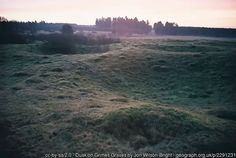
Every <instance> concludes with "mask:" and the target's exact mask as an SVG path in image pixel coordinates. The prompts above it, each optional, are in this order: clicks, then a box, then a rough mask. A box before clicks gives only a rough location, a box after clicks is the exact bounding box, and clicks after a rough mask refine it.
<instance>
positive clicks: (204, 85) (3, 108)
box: [0, 37, 236, 158]
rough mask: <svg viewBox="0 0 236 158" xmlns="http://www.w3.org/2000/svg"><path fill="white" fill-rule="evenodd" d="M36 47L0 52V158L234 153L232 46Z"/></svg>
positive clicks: (135, 41)
mask: <svg viewBox="0 0 236 158" xmlns="http://www.w3.org/2000/svg"><path fill="white" fill-rule="evenodd" d="M41 45H42V43H40V42H38V43H34V44H19V45H17V44H9V45H0V83H1V84H0V104H1V105H0V128H1V129H0V157H4V156H5V157H18V158H21V157H22V158H23V157H24V158H28V157H29V158H36V157H43V156H44V155H45V154H47V153H65V152H79V153H95V152H98V153H111V152H115V153H128V152H137V153H139V152H140V153H142V152H152V153H158V152H162V153H163V152H173V153H193V152H198V153H199V152H205V153H208V152H235V151H236V146H235V142H236V107H235V104H236V71H235V70H236V47H235V46H236V40H228V39H213V38H190V37H189V38H187V37H185V38H181V37H176V38H171V37H161V38H124V39H122V40H121V42H120V43H115V44H107V45H99V46H85V45H81V46H78V47H76V52H77V53H74V54H52V53H45V52H43V51H41V49H40V47H41ZM99 50H100V51H99Z"/></svg>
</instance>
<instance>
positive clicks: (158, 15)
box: [0, 0, 236, 28]
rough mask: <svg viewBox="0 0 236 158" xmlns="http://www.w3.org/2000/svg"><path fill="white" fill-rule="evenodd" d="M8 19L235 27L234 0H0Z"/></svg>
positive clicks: (235, 3)
mask: <svg viewBox="0 0 236 158" xmlns="http://www.w3.org/2000/svg"><path fill="white" fill-rule="evenodd" d="M0 16H4V17H6V18H7V19H8V20H18V21H35V20H36V21H41V20H44V21H46V22H67V23H77V24H81V25H82V24H88V25H93V24H94V23H95V19H96V18H99V17H125V16H128V17H129V18H134V17H138V19H139V20H149V22H150V24H153V23H155V22H158V21H162V22H163V23H165V22H166V21H169V22H176V23H178V24H179V25H180V26H204V27H224V28H236V0H0Z"/></svg>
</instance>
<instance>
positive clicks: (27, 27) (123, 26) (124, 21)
mask: <svg viewBox="0 0 236 158" xmlns="http://www.w3.org/2000/svg"><path fill="white" fill-rule="evenodd" d="M64 24H65V23H46V22H45V21H41V22H37V21H32V22H31V21H29V22H19V21H8V20H7V19H6V18H5V17H1V16H0V35H1V38H0V40H2V39H3V38H4V40H12V39H18V38H20V36H19V35H29V34H31V35H33V34H35V33H37V31H40V30H43V31H47V32H55V31H60V30H61V28H62V26H63V25H64ZM70 25H71V26H72V27H73V29H74V30H76V31H108V32H112V33H114V34H118V35H131V34H148V33H150V32H151V31H152V30H154V32H155V34H156V35H181V36H182V35H187V36H188V35H190V36H213V37H236V29H225V28H206V27H180V26H179V25H178V24H177V23H174V22H166V23H165V24H163V23H162V22H161V21H159V22H157V23H154V25H153V27H152V26H151V25H150V24H149V21H148V20H147V21H144V20H138V18H128V17H125V18H123V17H118V18H111V17H108V18H97V19H96V21H95V25H94V26H89V25H77V24H70ZM11 37H14V38H11Z"/></svg>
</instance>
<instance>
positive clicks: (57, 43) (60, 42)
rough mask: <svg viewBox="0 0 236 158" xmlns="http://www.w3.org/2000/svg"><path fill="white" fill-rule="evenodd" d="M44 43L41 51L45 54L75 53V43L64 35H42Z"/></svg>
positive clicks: (68, 36) (71, 38) (71, 37)
mask: <svg viewBox="0 0 236 158" xmlns="http://www.w3.org/2000/svg"><path fill="white" fill-rule="evenodd" d="M44 39H45V40H46V42H45V43H44V44H43V46H42V50H43V51H44V52H46V53H49V54H51V53H62V54H71V53H75V51H76V49H75V42H74V40H73V36H70V35H64V34H51V35H44Z"/></svg>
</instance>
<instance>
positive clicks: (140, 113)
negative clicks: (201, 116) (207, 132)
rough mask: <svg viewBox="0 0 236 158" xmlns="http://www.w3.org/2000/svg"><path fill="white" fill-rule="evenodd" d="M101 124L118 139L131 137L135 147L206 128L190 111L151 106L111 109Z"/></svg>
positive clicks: (131, 142) (130, 140)
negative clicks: (111, 111) (114, 110)
mask: <svg viewBox="0 0 236 158" xmlns="http://www.w3.org/2000/svg"><path fill="white" fill-rule="evenodd" d="M101 127H102V128H103V130H104V131H105V132H106V133H109V134H111V135H113V136H115V137H116V138H117V139H120V140H124V141H125V140H128V141H129V142H130V145H131V146H132V147H134V148H141V147H143V146H146V145H155V144H158V143H160V142H161V141H163V140H165V139H169V138H173V137H177V136H180V135H186V134H189V133H192V132H195V131H199V130H201V129H204V125H203V124H202V123H201V121H200V120H198V119H197V118H196V117H195V118H194V117H193V116H191V115H190V114H188V113H185V112H180V111H177V110H174V109H164V108H159V107H152V106H143V107H140V108H128V109H123V110H119V111H116V112H113V113H110V114H108V115H107V116H106V117H105V118H104V122H103V123H102V126H101Z"/></svg>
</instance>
